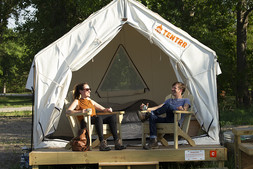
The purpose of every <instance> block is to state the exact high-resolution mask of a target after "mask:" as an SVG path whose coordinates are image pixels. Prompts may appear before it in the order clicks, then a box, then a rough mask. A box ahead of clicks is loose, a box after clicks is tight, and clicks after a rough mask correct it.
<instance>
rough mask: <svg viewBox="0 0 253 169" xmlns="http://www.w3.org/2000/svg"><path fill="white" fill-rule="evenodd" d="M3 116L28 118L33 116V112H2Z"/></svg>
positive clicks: (0, 114)
mask: <svg viewBox="0 0 253 169" xmlns="http://www.w3.org/2000/svg"><path fill="white" fill-rule="evenodd" d="M1 116H15V117H27V116H32V111H14V112H0V117H1Z"/></svg>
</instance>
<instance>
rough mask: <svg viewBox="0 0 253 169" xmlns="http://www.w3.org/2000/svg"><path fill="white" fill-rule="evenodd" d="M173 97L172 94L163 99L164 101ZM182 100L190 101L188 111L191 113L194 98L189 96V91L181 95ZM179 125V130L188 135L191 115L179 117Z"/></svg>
mask: <svg viewBox="0 0 253 169" xmlns="http://www.w3.org/2000/svg"><path fill="white" fill-rule="evenodd" d="M173 97H174V96H173V95H172V94H169V95H168V96H166V97H165V100H167V99H170V98H173ZM183 98H188V99H189V100H190V103H191V107H190V108H189V110H188V111H191V112H193V107H194V97H193V96H192V95H191V94H190V92H189V91H186V92H185V93H184V95H183ZM179 118H180V119H179V124H180V127H181V129H182V130H183V131H184V132H186V133H188V130H189V126H190V121H191V115H187V116H183V117H182V118H181V116H180V117H179Z"/></svg>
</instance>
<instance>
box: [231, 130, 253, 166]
mask: <svg viewBox="0 0 253 169" xmlns="http://www.w3.org/2000/svg"><path fill="white" fill-rule="evenodd" d="M232 132H233V133H234V136H235V140H234V145H235V150H234V151H235V168H236V169H237V168H238V169H241V168H244V169H250V168H253V142H242V141H241V136H242V135H253V126H240V127H235V128H233V129H232Z"/></svg>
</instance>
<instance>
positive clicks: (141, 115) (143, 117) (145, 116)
mask: <svg viewBox="0 0 253 169" xmlns="http://www.w3.org/2000/svg"><path fill="white" fill-rule="evenodd" d="M137 116H138V118H139V119H140V120H141V122H144V121H146V120H147V119H148V118H149V116H150V114H149V113H148V112H146V113H143V112H141V111H138V112H137Z"/></svg>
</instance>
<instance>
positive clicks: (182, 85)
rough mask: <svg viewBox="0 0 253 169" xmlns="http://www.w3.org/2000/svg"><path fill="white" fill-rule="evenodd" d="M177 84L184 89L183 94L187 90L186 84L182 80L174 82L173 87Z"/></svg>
mask: <svg viewBox="0 0 253 169" xmlns="http://www.w3.org/2000/svg"><path fill="white" fill-rule="evenodd" d="M175 85H178V88H179V89H181V90H182V93H181V95H183V94H184V92H185V88H186V86H185V84H184V83H182V82H175V83H173V84H172V87H173V86H175Z"/></svg>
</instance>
